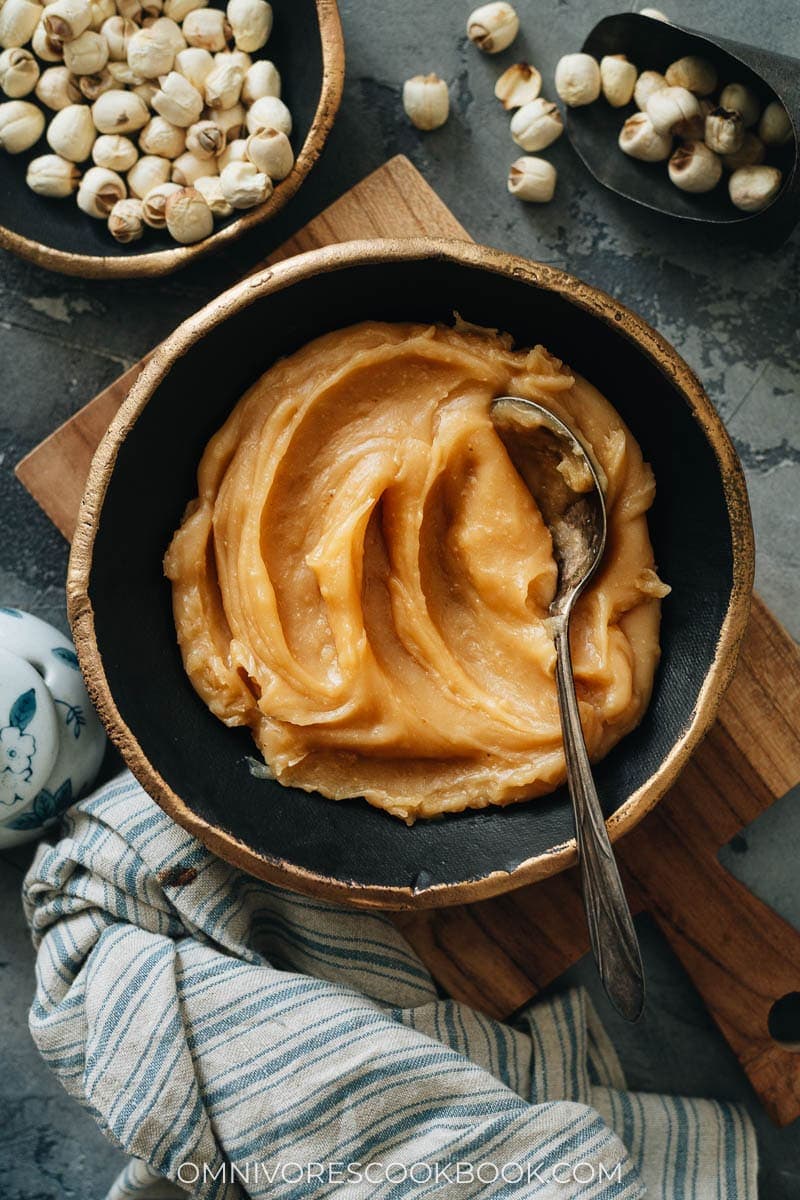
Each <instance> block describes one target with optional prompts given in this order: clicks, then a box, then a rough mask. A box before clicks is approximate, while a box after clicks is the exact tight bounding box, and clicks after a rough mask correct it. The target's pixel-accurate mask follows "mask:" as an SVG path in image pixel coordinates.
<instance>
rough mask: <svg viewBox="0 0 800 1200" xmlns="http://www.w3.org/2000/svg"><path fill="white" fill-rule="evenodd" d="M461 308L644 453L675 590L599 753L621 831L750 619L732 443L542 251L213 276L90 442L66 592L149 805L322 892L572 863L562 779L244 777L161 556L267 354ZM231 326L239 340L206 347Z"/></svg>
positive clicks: (528, 874) (420, 887)
mask: <svg viewBox="0 0 800 1200" xmlns="http://www.w3.org/2000/svg"><path fill="white" fill-rule="evenodd" d="M454 309H455V310H458V312H459V313H460V314H461V315H462V316H463V317H464V318H465V319H466V320H470V321H475V322H476V323H481V324H489V323H492V324H496V325H499V326H500V327H502V328H505V329H509V331H510V332H511V333H512V334H514V335H515V337H516V339H517V341H518V342H519V343H520V344H523V345H525V344H533V343H534V342H535V341H537V340H541V341H542V342H543V343H544V344H545V345H548V346H549V348H550V349H552V350H553V352H554V353H556V354H558V355H559V357H564V358H566V360H567V361H568V362H570V363H571V365H573V366H574V367H575V368H576V369H577V370H579V371H581V372H582V373H583V374H584V375H588V377H589V378H590V379H591V380H592V382H594V383H595V384H596V385H597V386H598V387H600V389H601V390H602V391H604V392H605V393H606V395H608V396H609V399H610V400H611V402H612V403H613V404H615V406H616V407H618V409H619V411H620V413H621V415H622V416H623V419H625V420H626V421H628V422H629V424H631V426H632V429H633V433H634V435H635V436H636V437H637V438H638V439H639V440H640V444H642V448H643V451H644V453H645V457H647V458H650V460H651V461H652V463H653V467H654V470H655V473H656V483H657V497H656V503H655V505H654V508H653V510H652V512H651V518H650V528H651V535H652V537H653V542H654V546H655V550H656V556H657V559H658V560H659V566H660V567H661V569H662V571H663V573H664V576H665V578H666V579H667V581H668V582H670V583H672V584H673V594H672V596H671V597H670V598H669V599H668V600H667V601H665V603H664V608H663V622H662V646H663V650H664V654H663V659H662V664H661V666H660V668H659V671H658V673H657V677H656V686H655V690H654V694H653V699H652V702H651V705H650V708H649V709H648V712H647V713H646V714H645V717H644V719H643V721H642V724H641V725H640V726H639V727H638V728H637V729H636V730H634V731H633V732H632V733H630V734H629V735H628V736H627V737H626V738H624V739H623V740H622V741H621V742H620V743H619V745H618V746H617V747H616V748H615V750H613V751H612V752H611V754H609V755H608V756H607V758H606V759H604V760H603V761H602V762H601V763H599V764H598V765H597V768H596V772H597V779H598V786H599V790H600V793H601V796H602V797H603V798H604V802H605V803H604V807H605V809H606V815H607V817H608V822H609V829H610V833H611V836H612V838H613V839H616V838H618V837H621V836H622V835H623V834H624V833H626V832H627V831H628V830H630V829H632V828H633V827H634V826H635V825H636V824H637V823H638V822H639V821H640V820H641V819H642V818H643V817H644V816H645V814H646V813H648V812H649V811H650V810H651V809H652V808H653V807H654V805H655V804H656V803H657V801H658V800H659V799H660V798H661V796H663V794H664V793H665V791H666V790H667V789H668V788H669V786H670V785H671V784H672V783H673V781H674V780H675V778H676V777H677V775H678V773H679V771H680V770H681V768H682V767H683V766H684V765H685V764H686V762H687V760H688V758H689V756H690V755H691V753H692V751H693V750H694V749H695V748H696V747H697V745H698V743H699V742H700V740H701V738H702V737H703V735H704V734H705V733H706V731H707V730H708V729H709V727H710V725H711V723H712V721H713V719H714V716H715V713H716V711H717V707H718V704H719V701H720V699H721V697H722V694H723V692H724V690H725V687H726V686H727V684H728V682H729V680H730V678H731V676H732V674H733V670H734V666H735V663H736V657H737V652H738V648H739V643H740V641H741V638H742V635H743V633H744V630H745V626H746V622H747V617H748V612H749V603H750V596H751V589H752V581H753V564H754V547H753V533H752V526H751V521H750V511H749V506H748V501H747V492H746V487H745V481H744V475H743V472H742V468H741V464H740V463H739V460H738V458H737V456H736V452H735V450H734V448H733V446H732V444H731V442H730V439H729V437H728V435H727V433H726V432H725V429H724V426H723V424H722V422H721V420H720V418H719V416H718V414H717V412H716V410H715V409H714V407H713V406H712V404H711V402H710V400H709V399H708V397H707V396H706V394H705V392H704V391H703V389H702V387H701V385H700V383H699V381H698V379H697V378H696V376H695V375H694V373H693V372H692V371H691V369H690V368H689V367H688V366H687V364H686V363H685V362H684V361H683V360H682V359H681V358H680V356H679V355H678V354H677V352H676V351H675V350H674V349H673V348H672V347H671V346H670V345H669V344H668V343H667V342H666V341H665V340H664V339H663V338H662V337H660V335H659V334H658V333H656V332H655V331H654V330H653V329H652V328H650V326H648V325H647V324H646V323H645V322H644V321H643V320H642V319H641V318H640V317H638V316H636V315H635V314H633V313H632V312H630V311H629V310H627V309H626V308H624V307H623V306H622V305H620V304H619V303H618V302H617V301H615V300H613V299H612V298H611V297H609V296H608V295H606V294H605V293H603V292H601V291H598V290H597V289H596V288H593V287H591V286H589V285H588V284H585V283H582V282H580V281H579V280H576V279H574V278H573V277H571V276H569V275H566V274H564V273H563V272H561V271H558V270H554V269H553V268H551V267H547V266H542V265H539V264H536V263H532V262H529V261H527V260H525V259H522V258H516V257H514V256H512V255H509V254H504V253H501V252H500V251H497V250H492V249H488V248H487V247H483V246H477V245H473V244H468V243H463V242H457V241H447V240H436V239H420V240H408V241H405V240H404V241H398V240H386V241H375V242H350V243H344V244H341V245H338V246H334V247H329V248H326V249H322V250H315V251H312V252H311V253H308V254H303V255H299V256H298V257H296V258H293V259H290V260H288V261H287V262H284V263H281V264H280V265H278V266H275V267H272V268H270V269H268V270H266V271H263V272H261V273H260V274H258V275H256V276H254V277H252V278H249V279H247V280H245V281H244V282H243V283H241V284H239V285H238V286H236V287H234V288H232V289H231V290H230V291H228V292H225V293H224V294H223V295H221V296H220V297H218V298H217V299H216V300H214V301H213V302H212V303H211V304H209V305H207V306H206V307H205V308H204V309H203V310H202V311H200V312H199V313H197V314H196V315H195V316H193V317H192V318H190V319H189V320H188V321H186V322H185V323H184V324H183V325H181V326H180V327H179V328H178V329H177V330H176V331H175V332H174V333H173V334H172V336H171V337H169V338H168V339H167V341H166V342H164V343H163V345H162V346H160V347H159V349H158V350H157V351H156V353H155V355H154V357H153V358H152V359H151V361H150V362H149V363H148V365H147V366H146V367H145V369H144V370H143V372H142V374H141V376H140V377H139V378H138V380H137V381H136V383H135V384H134V386H133V387H132V389H131V391H130V394H129V395H128V397H127V399H126V401H125V402H124V404H123V405H122V408H121V409H120V410H119V413H118V414H117V416H116V417H115V419H114V420H113V421H112V423H111V426H110V428H109V430H108V432H107V434H106V435H105V437H104V439H103V441H102V443H101V445H100V447H99V449H98V451H97V453H96V455H95V458H94V461H93V464H92V468H91V472H90V475H89V480H88V484H87V488H86V492H85V495H84V498H83V502H82V506H81V511H80V516H79V522H78V529H77V532H76V535H75V540H74V542H73V547H72V555H71V559H70V567H69V578H68V606H69V615H70V620H71V624H72V630H73V635H74V640H75V645H76V647H77V650H78V654H79V657H80V661H81V665H82V667H83V671H84V674H85V677H86V681H87V684H88V687H89V691H90V693H91V695H92V698H93V700H94V702H95V704H96V705H97V708H98V711H99V713H100V716H101V718H102V720H103V722H104V723H105V725H106V728H107V729H108V732H109V734H110V736H111V738H112V739H113V740H114V742H115V743H116V745H117V746H118V747H119V749H120V751H121V753H122V756H123V758H124V759H125V761H126V762H127V764H128V766H129V767H130V768H131V770H132V771H133V773H134V775H135V776H136V777H137V779H139V781H140V782H141V784H142V785H143V787H144V788H145V789H146V790H147V791H148V792H149V793H150V795H151V796H152V797H153V798H154V799H155V800H156V801H157V802H158V804H160V806H161V807H162V808H163V809H164V810H165V811H166V812H167V813H168V814H169V815H170V816H171V817H173V818H174V819H175V820H176V821H177V822H178V823H179V824H180V825H182V826H183V827H184V828H186V829H187V830H189V831H190V832H191V833H192V834H194V835H195V836H196V837H198V838H199V839H200V841H202V842H203V843H205V845H207V846H208V847H209V848H210V849H211V850H213V851H214V852H215V853H217V854H219V855H220V856H221V857H222V858H224V859H226V860H227V861H229V862H231V863H233V864H235V865H236V866H238V867H241V868H243V869H244V870H245V871H248V872H249V873H251V874H253V875H256V876H259V877H261V878H264V879H267V880H270V881H271V882H273V883H276V884H281V885H282V886H285V887H289V888H292V889H294V890H296V891H300V892H305V893H308V894H311V895H315V896H321V897H326V898H328V899H334V900H345V901H350V902H354V903H358V904H362V905H372V906H379V907H394V908H404V907H425V906H433V905H444V904H453V903H461V902H464V901H472V900H480V899H484V898H486V897H488V896H492V895H494V894H496V893H499V892H503V891H507V890H509V889H511V888H515V887H519V886H520V885H522V884H526V883H531V882H533V881H536V880H539V879H543V878H545V877H546V876H549V875H552V874H554V873H556V872H558V871H561V870H564V869H565V868H566V867H568V866H570V865H572V863H574V861H575V843H574V838H573V836H572V826H571V809H570V805H569V799H568V797H567V795H566V790H565V789H564V788H561V789H559V791H557V792H556V793H553V795H551V796H550V797H542V798H541V799H538V800H533V801H530V802H527V803H522V804H516V805H511V806H509V807H507V808H503V809H496V808H494V809H482V810H479V811H477V812H470V813H463V814H456V815H452V816H448V817H446V818H444V819H443V820H440V821H419V822H417V824H416V825H414V826H413V827H411V828H408V827H407V826H405V825H402V824H401V823H400V822H398V821H396V820H395V819H394V818H391V817H389V816H388V815H387V814H386V813H384V812H382V811H380V810H377V809H374V808H370V807H369V806H368V805H367V804H366V803H365V802H364V801H363V800H352V801H351V800H348V801H332V800H325V799H323V798H322V797H320V796H317V795H315V794H314V793H311V794H309V793H305V792H300V791H297V790H295V789H289V788H282V787H281V786H280V785H278V784H275V783H271V782H269V783H268V782H265V781H264V780H253V779H252V776H251V775H250V773H249V771H248V769H247V766H246V765H245V763H246V757H247V756H248V755H250V754H255V750H254V748H253V745H252V742H251V740H250V735H249V733H248V731H246V730H233V729H228V728H226V727H225V726H223V725H222V724H221V723H220V722H219V721H217V720H216V718H214V717H213V716H212V715H211V714H210V713H209V711H208V710H207V709H206V707H205V705H204V704H203V703H202V701H200V700H199V698H198V697H197V696H196V695H195V693H194V691H193V689H192V688H191V685H190V684H189V682H188V679H187V678H186V676H185V673H184V672H183V667H182V663H181V661H180V655H179V653H178V649H177V643H176V638H175V631H174V624H173V622H172V613H171V607H170V589H169V586H168V584H167V583H166V581H165V580H164V579H163V575H162V573H161V558H162V555H163V553H164V550H165V549H166V545H167V543H168V542H169V540H170V537H171V534H172V531H173V530H174V528H175V527H176V526H177V524H178V523H179V521H180V517H181V513H182V510H183V506H184V505H185V503H186V502H187V501H188V500H189V499H191V497H192V496H194V495H195V494H196V486H195V473H196V467H197V462H198V460H199V458H200V454H201V453H202V450H203V448H204V446H205V444H206V441H207V439H208V437H209V436H210V435H211V434H212V433H213V432H214V431H215V430H216V429H217V428H218V427H219V425H220V424H221V423H222V421H223V420H224V418H225V417H226V416H227V414H228V412H229V411H230V408H231V407H232V405H233V404H234V403H235V402H236V400H237V399H238V398H239V396H240V395H241V393H242V392H243V391H244V390H245V388H246V387H247V385H248V384H249V383H250V382H251V381H252V380H253V379H254V378H256V377H257V376H258V374H260V373H261V372H262V371H263V370H265V369H266V368H267V367H268V366H269V365H270V363H271V362H272V361H274V359H275V358H276V357H278V356H280V355H281V354H285V353H289V352H291V351H292V350H293V349H295V348H297V347H298V346H300V345H302V344H304V343H305V342H306V341H308V340H309V339H310V337H312V336H316V334H319V333H322V332H324V331H325V329H331V328H337V327H340V326H342V325H346V324H349V323H350V322H351V321H352V320H356V319H360V318H361V317H363V316H365V315H371V316H373V317H375V318H378V319H381V318H385V319H404V317H405V319H419V320H428V319H447V318H448V317H451V316H452V312H453V310H454ZM492 314H494V316H495V318H496V320H495V321H493V322H490V321H489V320H488V318H489V317H490V316H491V315H492ZM226 346H227V347H228V348H230V347H231V346H236V347H237V348H238V351H237V353H238V357H237V358H235V359H230V360H225V361H222V362H221V361H220V356H221V355H224V350H225V347H226ZM567 351H571V352H570V353H567ZM193 380H194V381H198V380H199V381H202V388H201V389H200V390H199V391H195V392H193V387H192V381H193ZM218 392H219V393H221V394H218Z"/></svg>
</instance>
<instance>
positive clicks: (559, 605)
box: [491, 396, 607, 616]
mask: <svg viewBox="0 0 800 1200" xmlns="http://www.w3.org/2000/svg"><path fill="white" fill-rule="evenodd" d="M491 416H492V422H493V424H494V427H495V429H496V430H497V433H498V434H499V436H500V439H501V441H502V442H503V444H504V445H505V447H506V450H507V451H508V454H509V457H510V459H511V461H512V462H513V464H514V466H515V468H516V470H517V473H518V474H519V475H520V476H521V477H522V479H524V481H525V484H526V486H527V488H528V491H529V492H530V493H531V494H532V495H533V496H534V498H535V500H536V503H537V506H538V508H539V511H540V512H541V514H542V520H543V521H544V523H545V525H547V527H548V529H549V530H550V536H551V537H552V539H553V554H554V556H555V560H556V565H557V566H558V591H557V593H556V596H555V599H554V600H553V603H552V605H551V613H552V615H553V616H560V615H565V614H567V613H568V612H569V611H571V609H572V607H573V605H574V603H575V601H576V600H577V599H578V596H579V595H580V594H581V592H582V591H583V590H584V588H585V587H586V585H587V583H588V582H589V580H590V579H591V578H592V576H593V575H594V573H595V571H596V570H597V568H598V566H599V565H600V562H601V560H602V557H603V553H604V551H605V546H606V527H607V523H606V506H605V499H604V486H603V484H602V482H601V474H602V472H601V470H600V468H599V467H598V465H597V463H596V462H595V461H594V457H593V455H592V453H591V450H589V448H588V447H587V446H585V445H584V443H583V442H582V441H581V440H580V438H579V437H578V435H577V434H576V433H575V432H574V431H573V430H571V429H570V428H569V426H567V425H565V424H564V422H563V421H562V420H560V419H559V418H558V417H557V416H556V415H555V413H551V412H550V411H549V410H548V409H546V408H544V407H543V406H542V405H541V404H537V403H536V402H535V401H533V400H523V399H522V398H521V397H519V396H500V397H499V398H498V399H497V400H494V401H493V403H492V409H491Z"/></svg>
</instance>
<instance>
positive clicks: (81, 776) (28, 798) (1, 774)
mask: <svg viewBox="0 0 800 1200" xmlns="http://www.w3.org/2000/svg"><path fill="white" fill-rule="evenodd" d="M105 745H106V736H105V733H104V732H103V727H102V726H101V724H100V722H99V720H98V718H97V715H96V713H95V711H94V709H93V707H92V703H91V700H90V699H89V695H88V693H87V691H86V687H85V685H84V682H83V677H82V676H81V671H80V667H79V665H78V659H77V656H76V654H75V650H74V647H73V645H72V643H71V642H70V641H69V639H68V638H66V637H64V635H63V633H60V632H59V630H57V629H55V628H54V627H53V626H52V625H48V624H47V622H46V621H41V620H40V619H39V618H38V617H34V616H32V615H31V614H30V613H24V612H20V611H19V610H18V609H15V608H0V847H5V846H15V845H17V844H18V843H19V842H25V841H28V840H29V839H30V838H35V837H38V836H39V834H40V833H41V832H42V830H43V829H45V828H46V827H47V826H48V825H50V824H52V823H53V822H54V821H55V820H56V819H57V818H58V817H59V816H60V815H61V813H62V812H63V811H64V809H65V808H68V807H69V805H70V804H72V803H73V801H75V800H77V799H78V797H79V795H80V794H81V792H83V791H85V790H86V788H88V787H89V786H90V785H91V784H92V783H93V782H94V779H95V776H96V775H97V772H98V770H99V768H100V763H101V761H102V758H103V753H104V751H105Z"/></svg>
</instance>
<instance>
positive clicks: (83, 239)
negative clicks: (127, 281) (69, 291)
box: [0, 0, 344, 278]
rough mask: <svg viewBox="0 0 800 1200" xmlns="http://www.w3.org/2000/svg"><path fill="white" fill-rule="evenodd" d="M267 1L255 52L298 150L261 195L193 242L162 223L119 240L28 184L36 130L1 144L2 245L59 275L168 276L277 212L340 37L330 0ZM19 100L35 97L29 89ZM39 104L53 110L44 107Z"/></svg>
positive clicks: (334, 103)
mask: <svg viewBox="0 0 800 1200" xmlns="http://www.w3.org/2000/svg"><path fill="white" fill-rule="evenodd" d="M209 4H210V5H211V6H212V7H216V8H222V7H224V3H223V0H209ZM273 8H274V10H275V25H274V28H273V32H272V34H271V35H270V39H269V42H268V43H267V46H266V47H265V48H264V50H263V51H260V52H259V53H258V54H256V55H254V56H253V57H254V58H264V57H266V58H270V59H273V60H274V61H275V64H276V65H277V67H278V69H279V71H280V73H281V79H282V83H283V98H284V100H285V101H286V103H287V104H288V106H289V109H290V110H291V113H292V121H293V129H292V139H291V140H292V145H293V147H294V152H295V155H296V159H295V165H294V169H293V170H292V172H291V174H290V175H289V176H288V178H286V179H285V180H283V182H282V183H280V184H278V185H277V186H276V188H275V191H274V192H273V193H272V196H271V197H270V198H269V200H267V201H265V202H264V203H263V204H260V205H259V206H258V207H257V208H253V209H249V210H248V211H246V212H241V213H234V214H233V216H231V217H228V218H227V219H225V220H222V221H215V224H214V232H213V234H212V235H211V237H208V238H206V239H205V240H204V241H202V242H197V243H195V245H193V246H179V245H178V244H177V243H176V242H174V241H173V240H172V238H171V237H170V235H169V234H168V233H167V231H166V229H163V230H155V229H148V230H146V231H145V234H144V237H142V238H141V239H140V240H139V241H138V242H131V243H130V244H129V245H127V246H123V245H120V244H119V242H116V241H115V240H114V238H113V237H112V236H111V234H110V233H109V232H108V229H107V228H106V224H105V222H104V221H97V220H94V219H93V218H92V217H87V216H86V214H85V213H82V212H81V211H80V209H79V208H78V206H77V204H76V203H75V199H74V197H72V198H67V199H64V200H53V199H50V198H47V197H45V196H37V195H35V194H34V193H33V192H32V191H31V190H30V188H29V187H28V186H27V184H26V183H25V174H26V171H27V168H28V163H29V162H30V161H31V159H33V158H35V157H36V156H37V155H39V154H48V153H50V147H49V146H48V145H47V141H46V138H45V137H44V136H43V137H42V138H41V140H40V141H39V142H38V143H37V144H36V146H34V147H32V149H30V150H27V151H26V152H25V153H24V154H15V155H10V154H2V153H0V246H3V247H4V248H5V249H7V250H13V251H14V252H15V253H17V254H21V255H22V256H23V257H24V258H29V259H31V260H32V261H33V262H35V263H38V265H39V266H43V267H48V268H49V269H50V270H53V271H62V272H63V273H64V274H67V275H85V276H90V277H99V278H129V277H132V276H141V275H146V276H150V275H166V274H167V273H168V272H169V271H174V270H176V269H177V268H178V267H182V266H184V265H185V264H186V263H188V262H190V261H191V260H192V259H194V258H199V257H200V256H201V255H203V254H208V253H209V252H210V251H212V250H216V249H219V248H220V247H222V246H225V245H228V244H230V242H232V241H233V240H234V239H236V238H238V237H241V235H242V234H243V233H245V232H246V231H247V230H248V229H252V228H253V226H254V225H258V224H260V222H261V221H266V220H268V218H269V217H272V216H274V215H275V213H277V212H279V211H280V210H281V209H282V208H283V206H284V205H285V204H286V203H287V202H288V201H289V200H290V199H291V197H292V196H293V195H294V194H295V192H296V191H297V189H298V188H299V187H300V184H301V183H302V182H303V180H304V179H305V177H306V176H307V175H308V173H309V171H310V170H311V168H312V167H313V165H314V163H315V162H316V161H317V159H318V158H319V156H320V154H321V153H322V148H323V146H324V145H325V140H326V138H327V136H328V133H329V132H330V129H331V126H332V125H333V121H334V118H335V116H336V112H337V110H338V107H339V102H340V100H341V95H342V87H343V84H344V42H343V39H342V27H341V22H340V20H339V13H338V9H337V7H336V0H274V2H273ZM46 65H47V64H46ZM26 99H28V100H33V101H34V102H35V100H36V98H35V96H28V97H26ZM46 112H47V114H48V116H52V113H50V110H49V109H48V110H46ZM86 165H91V164H83V166H86ZM83 166H82V169H83Z"/></svg>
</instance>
